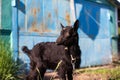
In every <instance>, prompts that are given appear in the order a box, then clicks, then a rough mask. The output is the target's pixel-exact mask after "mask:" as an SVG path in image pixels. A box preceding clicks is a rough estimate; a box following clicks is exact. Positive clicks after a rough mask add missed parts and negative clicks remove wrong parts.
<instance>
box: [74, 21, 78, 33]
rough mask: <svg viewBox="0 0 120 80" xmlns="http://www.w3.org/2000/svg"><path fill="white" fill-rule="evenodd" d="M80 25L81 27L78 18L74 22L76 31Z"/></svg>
mask: <svg viewBox="0 0 120 80" xmlns="http://www.w3.org/2000/svg"><path fill="white" fill-rule="evenodd" d="M78 27H79V20H76V21H75V23H74V27H73V28H74V31H77V30H78Z"/></svg>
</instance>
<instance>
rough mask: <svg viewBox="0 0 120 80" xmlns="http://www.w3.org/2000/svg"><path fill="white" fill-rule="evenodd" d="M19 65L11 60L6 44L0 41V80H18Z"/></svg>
mask: <svg viewBox="0 0 120 80" xmlns="http://www.w3.org/2000/svg"><path fill="white" fill-rule="evenodd" d="M18 71H19V64H18V63H17V62H16V61H14V60H13V57H12V52H11V50H10V47H9V45H8V44H6V43H5V42H3V41H0V80H18V79H17V78H16V76H17V72H18Z"/></svg>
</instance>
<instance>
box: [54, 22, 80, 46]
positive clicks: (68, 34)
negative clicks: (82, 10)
mask: <svg viewBox="0 0 120 80" xmlns="http://www.w3.org/2000/svg"><path fill="white" fill-rule="evenodd" d="M61 27H62V30H61V33H60V36H59V37H58V38H57V40H56V43H57V44H58V45H65V46H70V45H73V44H78V33H77V30H78V27H79V21H78V20H76V21H75V23H74V25H73V27H72V26H66V27H64V26H63V25H62V24H61Z"/></svg>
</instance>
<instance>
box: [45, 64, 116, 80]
mask: <svg viewBox="0 0 120 80" xmlns="http://www.w3.org/2000/svg"><path fill="white" fill-rule="evenodd" d="M115 66H116V65H114V64H112V65H106V66H99V67H91V68H83V69H79V70H75V71H74V73H73V80H109V75H108V74H106V75H103V74H92V73H86V72H84V71H85V70H88V69H89V70H97V69H112V68H114V67H115ZM82 71H83V72H82ZM80 72H81V73H80ZM53 76H54V78H53V80H59V78H58V75H57V73H55V72H47V73H46V74H45V78H44V80H50V78H51V77H53Z"/></svg>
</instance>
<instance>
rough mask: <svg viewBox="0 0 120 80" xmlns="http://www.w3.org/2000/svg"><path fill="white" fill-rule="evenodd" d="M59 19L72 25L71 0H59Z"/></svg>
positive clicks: (65, 23)
mask: <svg viewBox="0 0 120 80" xmlns="http://www.w3.org/2000/svg"><path fill="white" fill-rule="evenodd" d="M58 21H59V23H62V24H64V25H65V26H67V25H71V16H70V1H69V0H58Z"/></svg>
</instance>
